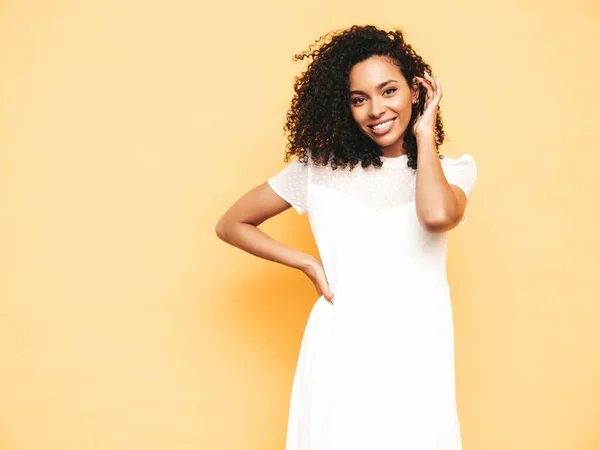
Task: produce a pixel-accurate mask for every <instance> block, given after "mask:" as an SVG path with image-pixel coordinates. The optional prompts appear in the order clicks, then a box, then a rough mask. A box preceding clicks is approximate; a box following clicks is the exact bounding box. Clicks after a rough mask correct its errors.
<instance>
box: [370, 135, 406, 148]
mask: <svg viewBox="0 0 600 450" xmlns="http://www.w3.org/2000/svg"><path fill="white" fill-rule="evenodd" d="M370 138H371V140H372V141H373V142H375V143H376V144H377V145H379V146H380V147H389V146H390V145H394V144H396V143H397V142H398V141H399V140H401V139H402V135H401V134H397V133H394V134H393V135H388V134H386V135H385V136H370Z"/></svg>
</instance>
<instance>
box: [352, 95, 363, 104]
mask: <svg viewBox="0 0 600 450" xmlns="http://www.w3.org/2000/svg"><path fill="white" fill-rule="evenodd" d="M362 100H364V98H362V97H356V98H353V99H352V104H353V105H358V104H361V103H362Z"/></svg>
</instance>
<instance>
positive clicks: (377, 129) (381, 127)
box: [368, 117, 396, 135]
mask: <svg viewBox="0 0 600 450" xmlns="http://www.w3.org/2000/svg"><path fill="white" fill-rule="evenodd" d="M395 120H396V118H395V117H394V118H393V119H388V120H386V121H383V122H378V123H376V124H373V125H368V127H369V128H370V129H371V130H373V133H375V134H377V135H382V134H385V133H387V132H388V131H389V129H390V128H392V125H393V124H394V121H395Z"/></svg>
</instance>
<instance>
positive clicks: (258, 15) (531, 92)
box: [0, 0, 600, 450]
mask: <svg viewBox="0 0 600 450" xmlns="http://www.w3.org/2000/svg"><path fill="white" fill-rule="evenodd" d="M210 3H211V5H210V6H208V5H205V4H203V2H197V1H190V0H188V1H183V0H174V1H156V0H155V1H152V0H151V1H148V0H146V1H140V0H130V1H127V2H122V1H115V0H109V1H100V0H97V1H95V2H84V1H79V2H77V1H74V0H62V1H59V0H55V1H44V2H42V1H39V0H38V1H34V0H21V1H18V2H17V1H12V2H2V3H1V4H0V61H2V68H1V69H0V149H1V150H0V152H1V153H0V158H1V159H0V183H1V186H0V199H1V204H0V211H1V213H0V214H1V218H0V227H1V228H0V249H1V250H0V274H1V275H0V276H1V279H0V448H1V449H2V450H88V449H89V450H92V449H93V450H97V449H110V450H134V449H140V450H142V449H143V450H158V449H161V450H162V449H169V450H188V449H190V450H191V449H194V450H197V449H207V450H234V449H244V450H276V449H283V446H284V438H285V426H286V421H287V411H288V410H287V408H288V405H289V394H290V389H291V383H292V377H293V371H294V368H295V363H296V358H297V352H298V349H299V345H300V340H301V337H302V332H303V329H304V324H305V322H306V318H307V316H308V313H309V310H310V308H311V307H312V304H313V303H314V301H315V300H316V299H317V294H316V291H315V290H314V287H313V286H312V284H311V283H310V281H309V280H308V278H306V277H304V276H303V275H302V274H301V273H300V272H297V271H293V270H292V269H289V268H287V267H283V266H278V265H276V264H274V263H271V262H267V261H264V260H259V259H257V258H255V257H252V256H250V255H247V254H245V253H243V252H241V251H240V250H238V249H236V248H233V247H230V246H228V245H226V244H224V243H223V242H221V241H219V240H218V238H217V237H216V236H215V233H214V226H215V224H216V221H217V220H218V218H219V217H220V215H221V214H222V213H223V212H224V211H225V209H226V208H227V207H229V206H230V205H231V204H232V203H233V202H234V201H235V200H236V199H237V198H238V197H239V196H241V195H242V194H243V193H244V192H246V191H247V190H249V189H251V188H252V187H254V186H255V185H257V184H259V183H261V182H263V181H265V180H266V179H267V178H268V177H270V176H272V175H273V174H275V173H276V172H278V171H279V170H280V169H281V168H283V165H284V163H283V152H284V146H285V137H284V135H283V132H282V125H283V120H284V116H285V112H286V111H287V106H288V102H289V100H290V99H291V96H292V83H293V77H294V75H296V74H298V73H299V72H300V70H301V69H302V65H301V64H293V63H292V62H291V57H292V55H293V54H294V53H296V52H299V51H301V50H303V49H305V48H306V47H307V46H308V45H309V44H310V43H311V42H312V41H313V40H314V39H316V38H318V37H319V36H320V35H322V34H324V33H325V32H327V31H329V30H333V29H338V28H342V27H346V26H349V25H351V24H353V23H359V24H367V23H372V24H376V25H379V26H382V27H399V28H403V29H404V30H405V31H406V32H407V37H408V39H409V41H410V42H411V43H412V44H413V45H414V47H415V48H416V49H417V51H419V52H420V53H421V54H422V55H423V56H424V57H425V59H426V60H427V61H428V62H429V63H430V64H431V65H432V66H433V68H434V72H435V73H436V74H437V76H438V77H439V78H440V81H441V83H442V86H443V89H444V99H443V100H442V110H443V113H444V119H445V126H446V133H447V136H448V141H447V144H445V145H444V146H443V147H442V153H443V154H446V155H448V156H453V157H456V156H459V155H461V154H462V153H471V154H472V155H474V157H475V158H476V160H477V162H478V168H479V180H478V183H477V186H476V190H475V193H474V196H473V198H472V201H471V203H470V205H469V222H468V223H467V224H466V225H465V226H462V227H460V228H458V229H455V230H453V231H452V232H451V234H450V237H449V239H450V242H449V247H450V248H449V250H450V256H449V278H450V284H451V285H452V291H453V305H454V320H455V329H456V370H457V394H458V408H459V415H460V419H461V425H462V431H463V439H464V449H465V450H481V449H485V450H506V449H511V450H592V449H600V431H599V430H600V356H599V354H600V352H599V344H600V326H599V325H598V323H599V320H600V302H599V301H598V300H599V297H600V296H599V294H598V293H599V292H600V291H599V289H600V285H599V281H598V275H597V269H598V264H597V261H598V253H599V251H600V238H599V237H598V236H599V234H598V231H597V228H598V221H599V218H600V217H599V213H598V204H599V203H598V194H599V193H600V183H599V181H598V180H599V176H598V172H599V170H600V156H599V155H600V153H599V152H598V148H597V142H596V139H597V130H598V123H599V119H600V117H599V113H598V100H599V97H600V96H599V94H600V88H599V84H598V80H599V79H600V64H599V54H598V47H599V45H600V6H599V4H598V3H597V2H596V1H592V0H587V1H578V2H573V1H570V0H569V1H567V0H557V1H553V2H543V3H540V2H534V1H532V0H525V1H519V2H517V1H508V2H506V1H503V2H496V3H485V2H480V1H474V0H471V1H467V0H459V1H452V2H447V1H444V0H431V1H428V2H398V1H388V0H382V1H379V2H364V1H359V0H344V1H341V0H339V1H331V0H330V1H322V0H302V1H296V2H287V1H281V0H256V1H253V2H245V1H241V0H234V1H231V2H210ZM262 229H263V230H264V231H266V232H268V233H270V234H271V235H272V236H274V237H275V238H277V239H280V240H282V241H284V242H286V243H287V244H289V245H292V246H295V247H297V248H300V249H303V250H305V251H307V252H312V253H314V254H316V253H315V252H316V250H315V248H314V245H313V244H312V242H311V235H310V230H309V228H308V223H307V221H306V218H305V217H299V216H297V214H296V213H295V212H294V211H293V210H289V211H287V212H286V213H284V214H283V215H282V216H281V217H277V218H275V219H273V220H272V221H269V222H268V223H265V224H264V225H263V226H262Z"/></svg>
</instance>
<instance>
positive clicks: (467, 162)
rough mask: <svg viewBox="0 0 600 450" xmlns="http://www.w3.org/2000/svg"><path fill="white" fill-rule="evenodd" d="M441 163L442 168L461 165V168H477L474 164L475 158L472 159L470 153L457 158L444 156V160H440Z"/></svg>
mask: <svg viewBox="0 0 600 450" xmlns="http://www.w3.org/2000/svg"><path fill="white" fill-rule="evenodd" d="M441 161H442V166H448V167H450V166H453V165H456V164H458V165H461V166H474V167H476V166H477V163H476V162H475V158H474V157H473V155H471V154H470V153H463V154H462V155H460V156H458V157H452V156H444V158H443V159H442V160H441Z"/></svg>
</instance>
